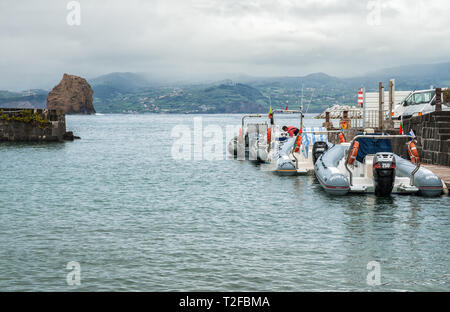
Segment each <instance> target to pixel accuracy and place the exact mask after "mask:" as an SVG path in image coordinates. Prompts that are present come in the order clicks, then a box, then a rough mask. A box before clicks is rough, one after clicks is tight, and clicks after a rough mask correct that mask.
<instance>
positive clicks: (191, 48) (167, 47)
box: [0, 0, 450, 90]
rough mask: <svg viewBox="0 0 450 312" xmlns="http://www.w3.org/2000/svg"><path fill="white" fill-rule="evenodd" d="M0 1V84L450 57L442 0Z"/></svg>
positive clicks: (315, 68)
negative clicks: (77, 19) (74, 12)
mask: <svg viewBox="0 0 450 312" xmlns="http://www.w3.org/2000/svg"><path fill="white" fill-rule="evenodd" d="M0 1H1V2H0V42H1V49H0V73H1V74H0V89H10V90H21V89H27V88H50V87H51V86H53V85H55V84H56V83H57V82H58V81H59V80H60V79H61V76H62V74H63V73H64V72H67V73H72V74H76V75H81V76H83V77H87V78H93V77H95V76H98V75H101V74H105V73H109V72H115V71H131V72H148V73H152V74H154V75H155V76H159V75H160V76H163V77H167V76H171V77H176V76H178V77H182V78H189V77H190V78H198V77H200V76H202V77H207V76H208V75H212V74H216V73H245V74H249V75H256V76H278V75H289V76H295V75H304V74H308V73H311V72H319V71H322V72H326V73H328V74H332V75H337V76H350V75H352V76H354V75H359V74H363V73H365V72H368V71H371V70H374V69H377V68H381V67H393V66H397V65H405V64H414V63H435V62H441V61H449V59H450V57H449V56H450V40H449V39H448V38H450V27H449V19H450V3H449V1H448V0H431V1H407V0H381V1H365V0H340V1H335V0H322V1H311V0H310V1H305V0H279V1H274V0H270V1H265V0H264V1H256V0H250V1H246V0H241V1H235V0H229V1H226V0H161V1H160V0H150V1H140V0H126V1H118V0H113V1H112V0H79V1H78V2H79V3H80V5H81V25H79V26H69V25H68V24H67V21H66V17H67V14H68V13H69V10H67V7H66V6H67V3H68V2H70V1H65V0H40V1H31V0H30V1H22V0H21V1H17V0H0ZM377 5H380V8H381V11H380V15H379V17H380V19H379V20H378V19H377V11H376V10H377Z"/></svg>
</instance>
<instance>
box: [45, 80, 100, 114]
mask: <svg viewBox="0 0 450 312" xmlns="http://www.w3.org/2000/svg"><path fill="white" fill-rule="evenodd" d="M93 93H94V91H92V88H91V86H90V85H89V83H88V82H87V81H86V79H84V78H81V77H78V76H74V75H68V74H64V76H63V78H62V80H61V82H60V83H59V84H58V85H57V86H56V87H54V88H53V90H52V91H51V92H50V93H49V94H48V97H47V108H48V109H57V110H62V111H64V112H65V113H66V114H95V108H94V104H93V101H92V94H93Z"/></svg>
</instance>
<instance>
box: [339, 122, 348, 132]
mask: <svg viewBox="0 0 450 312" xmlns="http://www.w3.org/2000/svg"><path fill="white" fill-rule="evenodd" d="M339 126H340V127H341V129H344V130H346V129H348V121H346V120H341V121H340V122H339Z"/></svg>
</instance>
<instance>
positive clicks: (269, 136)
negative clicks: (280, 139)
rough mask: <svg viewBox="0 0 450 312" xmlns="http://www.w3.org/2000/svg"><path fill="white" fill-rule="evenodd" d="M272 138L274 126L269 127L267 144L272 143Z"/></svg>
mask: <svg viewBox="0 0 450 312" xmlns="http://www.w3.org/2000/svg"><path fill="white" fill-rule="evenodd" d="M271 138H272V128H268V129H267V144H270V140H271Z"/></svg>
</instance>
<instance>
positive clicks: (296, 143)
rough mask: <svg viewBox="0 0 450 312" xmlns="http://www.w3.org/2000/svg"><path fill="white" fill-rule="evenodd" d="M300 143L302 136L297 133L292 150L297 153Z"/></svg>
mask: <svg viewBox="0 0 450 312" xmlns="http://www.w3.org/2000/svg"><path fill="white" fill-rule="evenodd" d="M301 145H302V136H301V135H300V134H299V135H298V137H297V140H296V141H295V146H296V147H295V150H294V152H296V153H298V151H299V150H300V146H301Z"/></svg>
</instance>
